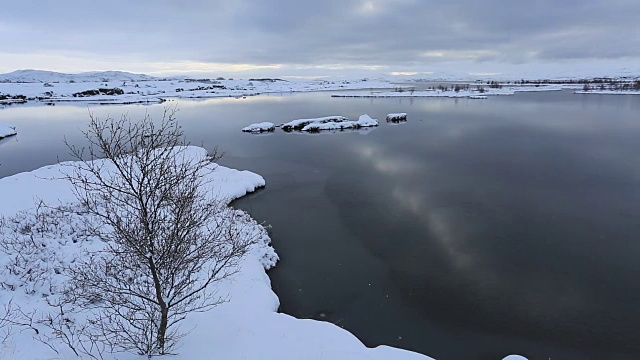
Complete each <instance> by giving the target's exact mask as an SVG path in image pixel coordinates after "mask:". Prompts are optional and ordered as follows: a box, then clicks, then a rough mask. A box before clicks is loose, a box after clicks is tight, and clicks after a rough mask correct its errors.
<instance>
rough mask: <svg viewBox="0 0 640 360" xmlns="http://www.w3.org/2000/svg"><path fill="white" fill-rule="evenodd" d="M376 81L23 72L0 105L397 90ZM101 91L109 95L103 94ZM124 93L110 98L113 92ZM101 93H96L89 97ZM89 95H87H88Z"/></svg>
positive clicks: (4, 79)
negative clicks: (214, 78) (379, 89)
mask: <svg viewBox="0 0 640 360" xmlns="http://www.w3.org/2000/svg"><path fill="white" fill-rule="evenodd" d="M393 87H394V86H393V85H391V84H390V83H389V82H386V81H374V80H366V79H361V80H354V81H346V80H342V81H325V80H292V81H287V80H282V79H249V80H237V79H236V80H231V79H222V78H219V79H216V80H213V79H189V78H184V77H174V78H163V79H160V78H154V77H151V76H148V75H142V74H131V73H125V72H114V71H109V72H96V73H82V74H62V73H54V72H45V71H36V70H21V71H17V72H13V73H9V74H3V75H0V104H11V103H23V102H25V101H29V102H42V103H52V102H71V101H72V102H85V103H92V104H96V103H98V104H130V103H157V102H162V101H164V100H165V99H169V98H185V99H206V98H216V97H247V96H256V95H260V94H267V93H284V92H309V91H328V90H331V91H334V90H358V89H377V88H393ZM100 89H102V90H104V91H100ZM114 89H117V90H116V91H118V92H120V91H121V92H122V93H121V94H116V95H109V94H108V93H110V92H109V90H114ZM94 90H97V93H96V94H90V93H88V92H91V91H94ZM83 93H84V94H83Z"/></svg>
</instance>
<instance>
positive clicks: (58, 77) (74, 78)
mask: <svg viewBox="0 0 640 360" xmlns="http://www.w3.org/2000/svg"><path fill="white" fill-rule="evenodd" d="M147 80H157V78H155V77H153V76H149V75H144V74H133V73H129V72H124V71H91V72H84V73H79V74H65V73H59V72H53V71H44V70H31V69H29V70H17V71H14V72H10V73H7V74H0V82H4V83H8V82H9V83H53V82H65V83H66V82H108V81H147Z"/></svg>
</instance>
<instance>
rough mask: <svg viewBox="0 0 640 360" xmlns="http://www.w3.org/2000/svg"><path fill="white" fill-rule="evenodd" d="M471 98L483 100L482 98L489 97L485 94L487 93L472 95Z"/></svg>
mask: <svg viewBox="0 0 640 360" xmlns="http://www.w3.org/2000/svg"><path fill="white" fill-rule="evenodd" d="M469 99H477V100H482V99H487V96H485V95H470V96H469Z"/></svg>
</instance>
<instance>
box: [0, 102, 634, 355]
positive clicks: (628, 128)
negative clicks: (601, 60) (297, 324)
mask: <svg viewBox="0 0 640 360" xmlns="http://www.w3.org/2000/svg"><path fill="white" fill-rule="evenodd" d="M178 106H179V108H180V112H179V114H178V115H179V118H180V119H181V120H182V124H183V126H184V128H185V131H186V133H187V136H188V138H189V140H190V141H191V142H192V143H194V144H197V145H200V144H201V145H203V146H205V147H206V148H209V149H212V148H213V146H214V145H216V144H217V145H219V146H220V148H221V149H222V150H224V151H226V152H227V155H226V156H225V157H224V158H223V160H222V161H221V162H222V163H223V164H224V165H228V166H233V167H239V168H245V169H250V170H252V171H255V172H258V173H260V174H262V175H263V176H264V177H265V178H266V180H267V188H266V189H264V190H262V191H260V192H258V193H256V194H254V195H252V196H249V197H246V198H243V199H241V200H239V201H237V202H236V203H235V205H236V206H238V207H240V208H243V209H246V210H248V211H249V212H250V213H251V214H252V215H253V216H254V217H255V218H256V219H258V220H260V221H264V222H266V223H268V224H271V225H272V226H273V228H272V230H271V234H272V239H273V244H274V246H275V248H276V250H277V251H278V253H279V254H280V256H281V258H282V261H281V262H280V263H279V265H278V267H276V269H275V270H273V271H271V273H270V275H271V279H272V283H273V287H274V289H275V291H276V292H277V293H278V295H279V297H280V299H281V302H282V307H281V310H282V311H283V312H286V313H289V314H292V315H295V316H298V317H309V318H317V319H324V320H327V321H331V322H334V323H336V324H338V325H340V326H343V327H345V328H346V329H348V330H350V331H352V332H353V333H354V334H355V335H356V336H358V337H359V338H360V339H361V340H363V341H364V342H365V343H366V344H367V345H369V346H374V345H378V344H388V345H393V346H399V347H402V348H406V349H411V350H415V351H418V352H422V353H425V354H428V355H430V356H433V357H436V358H438V359H445V360H446V359H501V358H502V357H503V356H505V355H507V354H512V353H519V354H522V355H525V356H528V357H529V358H530V359H531V360H534V359H549V358H551V359H592V358H598V359H637V358H640V308H639V306H640V285H639V279H640V239H639V236H638V235H639V234H640V221H639V220H638V219H640V141H639V140H640V116H639V115H640V97H633V96H597V95H574V94H570V93H567V92H562V93H560V92H550V93H532V94H518V95H516V96H506V97H491V98H489V99H487V100H469V99H457V100H456V99H415V100H409V99H338V98H329V97H328V94H326V93H319V94H303V95H295V96H270V97H257V98H250V99H244V100H235V99H224V100H215V101H207V102H195V103H194V102H181V103H179V104H178ZM161 109H162V107H161V106H151V107H142V106H124V107H117V106H111V107H96V108H93V109H92V110H93V111H95V112H96V113H97V114H99V115H101V116H105V115H106V114H107V113H111V114H112V115H117V116H119V115H120V114H121V113H122V112H128V113H129V114H130V116H132V117H136V116H140V115H141V114H143V113H144V112H145V111H149V112H150V113H151V114H152V115H154V116H157V115H158V114H159V112H160V111H161ZM391 112H407V113H409V121H408V122H407V123H404V124H400V125H390V124H386V123H383V124H381V126H380V127H379V128H377V129H374V130H372V131H371V132H368V133H358V132H343V133H336V134H331V135H329V134H320V135H304V134H297V133H291V134H286V133H282V132H276V133H275V134H273V135H268V136H252V135H248V134H242V133H240V132H239V129H240V128H241V127H242V126H245V125H247V124H249V123H252V122H261V121H272V122H275V123H278V122H282V121H288V120H292V119H296V118H303V117H315V116H326V115H334V114H335V115H345V116H349V117H354V118H356V117H357V116H358V115H360V114H363V113H368V114H369V115H371V116H372V117H374V118H379V119H384V116H385V115H386V114H387V113H391ZM86 119H87V109H86V108H83V107H79V106H55V107H14V108H7V109H3V110H0V122H9V123H13V124H14V125H16V126H18V130H19V131H20V134H19V136H18V137H17V138H13V139H7V140H3V141H2V142H0V176H6V175H9V174H13V173H16V172H18V171H25V170H30V169H33V168H36V167H38V166H41V165H44V164H48V163H52V162H55V161H56V159H57V158H61V159H65V158H66V155H65V154H66V151H65V148H64V145H63V144H62V137H63V136H65V135H66V136H67V138H68V139H69V141H71V142H75V143H79V142H80V139H79V137H78V135H77V134H78V132H77V128H80V127H82V126H83V124H84V122H85V121H86ZM383 122H384V121H383Z"/></svg>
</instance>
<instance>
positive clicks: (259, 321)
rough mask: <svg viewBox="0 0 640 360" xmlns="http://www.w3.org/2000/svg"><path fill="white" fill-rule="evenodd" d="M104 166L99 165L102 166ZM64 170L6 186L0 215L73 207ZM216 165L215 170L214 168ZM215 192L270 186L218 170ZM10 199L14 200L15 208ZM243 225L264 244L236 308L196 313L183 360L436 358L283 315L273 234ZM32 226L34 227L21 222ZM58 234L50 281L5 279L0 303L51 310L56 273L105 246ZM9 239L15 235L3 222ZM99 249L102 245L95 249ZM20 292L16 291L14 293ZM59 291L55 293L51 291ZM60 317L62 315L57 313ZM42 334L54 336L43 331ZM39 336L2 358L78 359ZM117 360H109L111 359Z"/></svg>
mask: <svg viewBox="0 0 640 360" xmlns="http://www.w3.org/2000/svg"><path fill="white" fill-rule="evenodd" d="M188 151H189V154H190V155H191V156H194V157H199V156H204V155H205V154H206V152H205V151H204V149H201V148H197V147H190V148H189V149H188ZM98 161H100V160H98ZM64 166H65V163H63V164H57V165H50V166H45V167H42V168H39V169H36V170H33V171H31V172H25V173H20V174H16V175H13V176H10V177H7V178H3V179H0V198H2V199H3V202H2V203H1V204H0V215H2V216H4V217H7V218H9V217H11V216H13V215H16V214H17V215H19V216H18V218H19V219H33V215H30V214H32V212H33V211H34V206H35V199H38V201H42V202H44V203H45V204H49V205H52V206H55V205H58V204H60V203H62V204H72V203H73V202H74V201H75V200H74V196H73V193H72V188H71V185H70V184H69V183H68V182H67V181H66V180H63V179H60V176H61V171H63V169H64V168H63V167H64ZM212 166H215V165H212ZM210 180H211V182H210V183H209V185H210V186H211V187H212V191H213V193H215V194H217V196H220V197H222V198H224V199H226V200H227V201H230V200H231V199H235V198H238V197H241V196H243V195H245V194H246V193H249V192H253V191H255V190H256V189H257V188H259V187H262V186H264V185H265V181H264V179H263V178H262V177H261V176H260V175H257V174H254V173H251V172H249V171H238V170H234V169H229V168H226V167H223V166H217V167H216V168H215V170H214V171H213V172H212V175H211V179H210ZM9 200H10V201H9ZM236 212H237V217H238V219H240V220H239V221H242V222H244V224H245V225H246V226H247V227H248V231H253V232H254V233H255V234H256V235H257V238H258V239H259V241H258V242H257V244H256V245H255V246H254V248H253V249H252V250H251V251H250V252H249V254H248V255H247V256H246V257H245V258H244V260H243V263H242V267H241V269H240V271H239V272H238V273H236V274H235V275H234V276H233V277H231V278H229V279H226V280H224V281H223V282H221V283H220V284H219V285H218V288H217V289H218V291H219V293H221V294H228V296H229V301H228V302H226V303H224V304H222V305H219V306H217V307H215V308H214V309H212V310H211V311H208V312H203V313H193V314H191V315H190V316H189V317H188V318H187V320H185V323H184V326H185V327H186V328H188V329H192V330H191V332H190V333H189V334H188V335H187V336H186V337H185V338H184V339H183V340H182V341H183V342H182V346H181V348H180V350H179V354H178V355H176V356H172V358H174V359H177V360H183V359H184V360H187V359H189V360H200V359H202V360H204V359H210V358H219V359H274V360H275V359H327V358H330V359H374V360H375V359H380V360H382V359H390V358H393V359H416V360H417V359H430V358H429V357H427V356H424V355H421V354H417V353H413V352H410V351H405V350H401V349H395V348H391V347H387V346H378V347H376V348H367V347H366V346H365V345H363V344H362V342H360V341H359V340H358V339H357V338H356V337H355V336H354V335H352V334H350V333H349V332H347V331H346V330H344V329H342V328H340V327H338V326H336V325H333V324H330V323H327V322H321V321H315V320H308V319H296V318H294V317H291V316H289V315H285V314H281V313H278V312H277V310H278V307H279V300H278V298H277V296H276V295H275V293H274V292H273V291H272V289H271V285H270V280H269V277H268V276H267V275H266V273H265V269H268V268H270V267H271V266H274V265H275V262H276V261H277V255H276V254H275V252H274V250H273V248H271V246H270V245H269V243H270V239H269V236H268V234H267V233H266V230H265V229H264V228H263V227H262V226H261V225H259V224H258V223H257V222H256V221H255V220H253V219H251V218H250V216H249V215H248V214H246V213H244V212H243V211H240V210H236ZM20 221H27V220H20ZM55 228H56V230H55V231H51V232H50V233H49V232H45V234H44V235H42V236H41V237H40V236H38V237H37V238H36V239H35V241H38V242H42V244H43V248H42V249H43V250H42V254H40V257H39V259H45V258H46V259H48V260H46V261H43V262H42V263H41V264H40V263H38V266H41V267H42V268H43V269H44V271H46V274H47V275H48V276H51V277H50V279H49V280H45V281H44V282H41V281H40V280H39V279H36V280H35V282H34V281H33V280H25V279H24V278H22V277H20V276H18V275H16V273H14V272H11V273H9V272H7V271H5V270H3V272H2V274H3V275H2V279H1V280H2V283H3V284H5V285H7V284H11V286H2V287H0V302H2V303H3V304H7V303H8V302H9V300H13V302H14V304H19V305H20V306H21V308H22V310H24V311H36V312H37V313H42V312H46V311H49V310H51V308H50V307H49V305H47V297H51V296H54V297H55V289H56V287H57V286H60V284H62V283H63V282H64V281H65V279H64V276H63V275H60V274H59V273H58V272H55V269H56V268H59V266H62V265H64V264H65V263H66V262H68V261H71V259H75V258H77V257H79V256H84V253H83V251H82V250H83V248H84V247H85V246H89V247H95V246H99V244H98V245H97V243H99V242H100V241H99V240H95V239H94V240H91V241H80V242H74V241H70V240H71V239H75V236H76V235H77V234H75V233H74V231H75V230H74V226H73V222H72V221H71V222H68V221H61V222H59V223H57V225H56V226H55ZM0 230H1V231H2V234H4V233H5V232H7V231H10V229H8V228H7V227H6V226H5V225H4V223H3V226H1V227H0ZM96 242H97V243H96ZM14 255H15V256H17V255H18V254H4V256H2V257H0V268H2V269H6V267H7V266H11V265H10V263H11V259H12V256H14ZM11 289H13V290H11ZM52 289H53V291H51V290H52ZM54 311H55V309H54ZM40 331H47V330H46V329H45V328H41V329H40ZM33 336H34V334H33V332H32V331H30V330H29V331H16V332H14V334H13V336H12V337H11V338H10V339H9V340H8V341H7V342H6V343H5V344H3V345H2V346H1V347H0V358H3V359H4V358H11V359H18V360H21V359H25V360H26V359H29V360H40V359H42V360H44V359H72V358H75V357H73V356H72V354H71V352H70V351H69V349H66V348H65V347H64V346H62V347H58V349H57V350H58V351H59V353H58V354H56V353H55V352H54V351H53V350H52V349H51V348H49V347H48V346H47V345H45V344H43V343H41V342H38V341H36V340H34V339H33ZM116 356H117V358H118V359H121V360H129V359H131V360H133V359H140V357H139V356H135V355H131V354H118V355H116ZM115 358H116V357H115V356H113V355H108V354H105V359H108V360H111V359H115Z"/></svg>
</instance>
